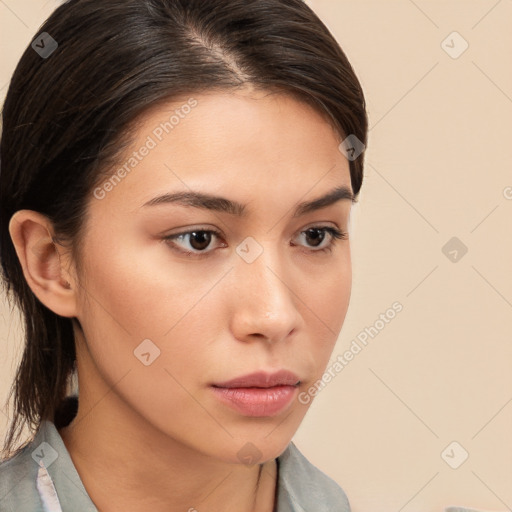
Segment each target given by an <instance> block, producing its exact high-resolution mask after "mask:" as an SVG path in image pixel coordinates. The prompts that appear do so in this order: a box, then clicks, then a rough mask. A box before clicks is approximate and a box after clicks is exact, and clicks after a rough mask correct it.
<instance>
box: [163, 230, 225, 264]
mask: <svg viewBox="0 0 512 512" xmlns="http://www.w3.org/2000/svg"><path fill="white" fill-rule="evenodd" d="M214 238H218V239H220V238H221V234H220V233H219V232H217V231H215V230H212V229H195V230H191V231H186V232H182V233H176V234H174V235H169V236H166V237H164V238H163V240H164V241H165V242H167V243H168V245H169V246H170V247H171V249H173V250H175V251H177V252H180V253H182V254H186V255H187V256H197V257H201V256H207V255H208V254H209V253H210V252H212V251H213V249H212V250H207V249H208V248H209V247H210V246H212V241H213V239H214Z"/></svg>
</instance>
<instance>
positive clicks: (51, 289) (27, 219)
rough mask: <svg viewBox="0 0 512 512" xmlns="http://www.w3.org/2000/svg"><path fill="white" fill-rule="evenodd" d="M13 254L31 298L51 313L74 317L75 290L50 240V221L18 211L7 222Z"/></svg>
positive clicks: (57, 250) (32, 213)
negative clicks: (21, 270)
mask: <svg viewBox="0 0 512 512" xmlns="http://www.w3.org/2000/svg"><path fill="white" fill-rule="evenodd" d="M9 233H10V235H11V238H12V241H13V244H14V247H15V249H16V254H17V256H18V259H19V261H20V264H21V267H22V269H23V274H24V276H25V280H26V281H27V284H28V285H29V286H30V288H31V290H32V291H33V293H34V295H35V296H36V297H37V298H38V299H39V300H40V301H41V302H42V303H43V304H44V305H45V306H46V307H47V308H48V309H50V310H52V311H53V312H54V313H56V314H58V315H60V316H64V317H75V316H76V313H77V311H76V294H75V290H76V287H74V286H72V285H71V283H70V281H71V282H72V278H71V275H70V273H69V272H68V270H67V269H66V268H65V267H64V266H63V259H64V258H62V256H63V251H62V248H61V246H59V245H58V244H56V243H55V242H54V239H53V229H52V223H51V221H50V220H49V219H48V218H47V217H46V216H44V215H43V214H41V213H39V212H36V211H33V210H19V211H17V212H16V213H15V214H14V215H13V216H12V217H11V220H10V222H9Z"/></svg>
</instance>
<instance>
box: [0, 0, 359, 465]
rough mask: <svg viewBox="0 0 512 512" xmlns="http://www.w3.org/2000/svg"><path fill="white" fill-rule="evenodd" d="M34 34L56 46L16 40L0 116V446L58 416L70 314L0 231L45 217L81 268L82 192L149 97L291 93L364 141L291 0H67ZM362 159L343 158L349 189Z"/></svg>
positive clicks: (307, 12) (351, 79)
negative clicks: (11, 329) (1, 295)
mask: <svg viewBox="0 0 512 512" xmlns="http://www.w3.org/2000/svg"><path fill="white" fill-rule="evenodd" d="M44 32H46V33H48V34H49V35H50V36H51V37H52V38H53V39H54V40H55V41H56V42H57V45H58V46H57V48H56V49H55V50H54V51H53V53H51V54H50V55H46V56H45V58H43V57H42V56H41V55H40V54H38V53H37V52H36V51H35V48H33V47H32V45H29V46H27V48H26V49H25V51H24V53H23V55H22V57H21V59H20V61H19V62H18V65H17V67H16V69H15V71H14V74H13V76H12V79H11V82H10V85H9V89H8V92H7V96H6V99H5V102H4V106H3V113H2V115H3V130H2V138H1V143H0V163H1V174H0V244H1V246H0V247H1V254H0V259H1V264H2V281H3V286H4V289H5V291H6V294H7V297H8V299H9V304H10V305H11V307H12V305H13V303H14V304H16V305H17V306H18V307H19V309H20V311H21V312H22V317H23V325H24V348H23V355H22V358H21V361H20V363H19V366H18V368H17V371H16V375H15V378H14V381H13V382H12V385H11V388H10V393H9V397H8V400H7V402H6V406H7V404H8V402H9V401H10V400H11V398H12V396H13V395H14V400H13V405H14V414H13V417H12V419H11V420H10V425H9V428H8V433H7V437H6V440H5V444H4V446H3V451H2V453H3V454H5V455H7V456H10V455H12V453H11V451H12V448H13V446H14V443H15V441H17V440H18V439H19V437H20V435H21V433H22V430H23V427H24V426H28V427H29V428H30V429H31V430H32V431H33V432H35V431H37V429H39V427H40V425H41V422H42V420H46V419H48V420H50V421H54V419H55V423H56V424H57V421H59V420H58V419H57V418H59V417H62V415H63V414H65V409H66V407H68V408H69V402H67V401H66V395H67V393H68V389H69V379H70V378H71V376H72V375H73V372H74V370H75V364H76V350H75V340H74V333H73V322H76V319H72V318H65V317H62V316H59V315H57V314H55V313H54V312H53V311H51V310H50V309H48V308H47V307H45V305H44V304H42V303H41V302H40V301H39V300H38V299H37V297H36V296H35V295H34V293H33V292H32V290H31V288H30V287H29V286H28V284H27V282H26V280H25V278H24V275H23V271H22V268H21V265H20V261H19V260H18V258H17V255H16V252H15V249H14V245H13V242H12V240H11V237H10V234H9V221H10V219H11V217H12V215H13V214H14V213H15V212H16V211H18V210H21V209H30V210H35V211H37V212H40V213H41V214H43V215H45V216H46V217H47V218H48V219H49V220H50V221H51V222H52V225H53V228H54V232H55V238H54V242H58V243H62V244H64V243H66V244H69V247H70V248H71V252H72V255H73V258H74V260H75V261H76V265H77V268H78V269H80V268H81V267H80V255H81V254H82V249H83V247H82V246H81V241H82V235H83V229H84V224H85V220H86V218H87V208H86V207H87V201H88V199H89V198H90V195H91V191H92V190H93V189H94V187H95V186H96V185H97V184H98V183H100V182H101V180H102V179H103V177H104V176H105V175H106V170H107V169H108V168H109V166H110V165H112V164H115V163H116V161H118V160H119V158H120V156H121V154H122V151H123V149H124V148H126V147H127V146H128V145H129V144H130V143H131V141H132V138H131V136H133V127H134V125H136V123H137V122H138V120H140V119H141V115H142V114H143V113H145V112H147V111H148V109H150V108H155V107H158V106H159V105H160V104H163V103H165V102H170V101H173V99H176V98H178V97H182V96H187V95H188V96H190V95H191V94H197V93H201V92H207V91H219V92H221V91H227V90H235V89H237V88H240V87H243V86H248V85H249V86H252V87H254V88H257V89H261V90H266V91H271V92H272V91H275V92H282V93H285V94H289V95H292V96H294V97H295V98H297V99H299V100H301V101H304V102H306V103H308V104H309V105H311V106H312V107H313V108H315V109H316V111H318V112H319V113H321V114H322V115H324V116H325V118H326V119H327V120H328V121H329V122H330V123H331V124H332V126H333V128H334V129H335V130H336V131H337V132H338V133H339V135H340V136H341V137H344V136H345V137H346V136H348V135H355V136H356V137H357V138H358V139H359V140H360V141H361V142H362V143H363V144H364V145H366V143H367V129H368V120H367V113H366V105H365V99H364V95H363V91H362V88H361V85H360V83H359V81H358V79H357V77H356V75H355V73H354V70H353V69H352V66H351V65H350V63H349V61H348V59H347V57H346V56H345V54H344V52H343V51H342V49H341V48H340V46H339V44H338V43H337V41H336V40H335V38H334V37H333V36H332V34H331V33H330V32H329V30H328V29H327V27H326V26H325V25H324V24H323V23H322V22H321V21H320V19H319V18H318V17H317V16H316V14H315V13H314V12H313V11H312V10H311V9H310V8H309V7H308V6H307V5H306V4H305V3H304V1H303V0H208V1H205V0H68V1H66V2H64V3H63V4H62V5H60V6H59V7H58V8H57V9H56V10H55V11H54V12H53V14H52V15H51V16H50V17H49V18H48V19H47V20H46V21H45V23H44V24H43V25H42V26H41V28H40V29H39V31H38V34H39V35H38V36H37V39H35V40H34V43H35V42H37V41H40V39H41V38H42V37H47V36H44V35H43V33H44ZM46 41H48V39H47V40H46ZM363 157H364V153H363V154H361V155H360V156H359V157H358V158H357V159H355V160H352V159H350V160H351V161H350V162H349V167H350V177H351V184H352V189H353V192H354V195H355V197H356V198H357V196H358V194H359V190H360V188H361V184H362V181H363ZM11 293H12V295H13V297H14V300H12V297H11V296H10V294H11ZM27 442H28V441H27ZM21 448H22V446H21V447H19V448H18V450H17V451H19V450H20V449H21ZM14 453H16V452H14Z"/></svg>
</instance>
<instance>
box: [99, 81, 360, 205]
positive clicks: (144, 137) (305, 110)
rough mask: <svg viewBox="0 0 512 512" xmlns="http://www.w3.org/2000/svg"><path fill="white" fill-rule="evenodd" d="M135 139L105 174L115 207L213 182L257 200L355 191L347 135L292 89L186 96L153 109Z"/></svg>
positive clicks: (217, 187)
mask: <svg viewBox="0 0 512 512" xmlns="http://www.w3.org/2000/svg"><path fill="white" fill-rule="evenodd" d="M132 139H133V141H132V144H131V145H130V146H129V147H128V149H127V151H125V154H124V155H123V156H122V158H121V159H120V160H119V162H117V164H116V165H115V166H113V167H112V168H110V169H109V171H108V172H107V173H106V175H105V180H106V181H104V182H103V183H106V182H110V183H112V186H107V188H109V190H108V193H106V194H105V199H106V200H108V201H109V202H111V203H112V205H113V204H114V203H115V201H118V202H119V201H122V202H123V203H124V204H125V206H128V205H129V206H130V208H131V209H133V208H138V207H140V206H142V204H144V203H145V202H147V201H148V200H150V199H151V198H152V197H154V196H155V195H156V194H159V193H165V192H170V191H177V190H180V191H187V189H189V190H190V189H192V188H194V189H198V188H203V189H204V188H205V187H208V191H209V192H211V193H215V192H220V191H222V192H224V193H225V192H232V194H235V193H239V194H240V199H242V198H243V197H245V198H246V199H249V200H254V199H255V198H260V197H261V196H262V195H265V196H268V197H273V198H275V199H277V198H278V197H282V198H286V197H289V196H290V195H293V194H295V195H296V194H297V193H299V194H300V195H302V196H304V194H307V193H308V190H311V195H312V196H314V195H318V192H319V191H321V190H328V189H331V188H332V187H333V186H345V187H347V188H349V189H351V183H350V172H349V165H348V161H347V159H346V158H345V156H344V155H343V154H342V152H341V151H339V149H338V146H339V142H340V140H341V138H340V135H339V134H338V133H337V132H336V131H335V130H334V129H333V127H332V125H331V124H330V123H329V122H328V121H327V119H326V117H325V115H323V114H322V113H320V112H318V111H317V110H316V109H314V108H313V107H311V106H310V105H308V104H306V103H304V102H300V101H298V100H297V99H296V98H295V97H292V96H289V95H285V94H278V93H270V92H268V91H249V92H248V91H243V92H242V91H236V92H217V93H214V92H209V93H202V94H196V95H191V96H182V97H181V98H177V99H174V100H173V101H172V102H168V103H162V104H159V105H155V106H153V107H151V108H150V109H149V110H147V111H146V112H145V113H144V115H143V116H141V117H140V118H139V119H138V121H137V123H136V124H135V125H134V127H133V134H132ZM109 178H110V179H109ZM315 187H316V190H313V189H314V188H315ZM104 189H105V187H103V190H104ZM224 195H225V194H224ZM105 202H106V201H105Z"/></svg>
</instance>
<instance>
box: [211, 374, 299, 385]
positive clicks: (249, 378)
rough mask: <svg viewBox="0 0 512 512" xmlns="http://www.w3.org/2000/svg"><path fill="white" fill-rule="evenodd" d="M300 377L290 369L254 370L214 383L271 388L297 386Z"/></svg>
mask: <svg viewBox="0 0 512 512" xmlns="http://www.w3.org/2000/svg"><path fill="white" fill-rule="evenodd" d="M299 382H300V381H299V378H298V377H297V375H295V374H294V373H292V372H290V371H288V370H279V371H278V372H275V373H268V372H263V371H259V372H254V373H250V374H249V375H243V376H241V377H236V378H234V379H231V380H228V381H225V382H217V383H215V384H213V386H214V387H217V388H271V387H273V386H295V385H296V384H298V383H299Z"/></svg>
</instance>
